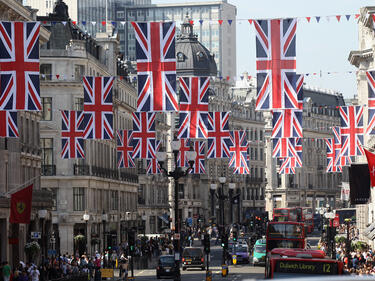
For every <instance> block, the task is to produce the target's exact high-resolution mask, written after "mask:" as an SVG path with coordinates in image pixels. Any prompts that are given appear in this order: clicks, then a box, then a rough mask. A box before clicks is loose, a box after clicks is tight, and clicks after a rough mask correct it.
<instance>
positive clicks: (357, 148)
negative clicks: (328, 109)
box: [339, 105, 364, 156]
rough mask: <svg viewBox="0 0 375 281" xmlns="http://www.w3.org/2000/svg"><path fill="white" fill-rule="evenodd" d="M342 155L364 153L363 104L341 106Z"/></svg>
mask: <svg viewBox="0 0 375 281" xmlns="http://www.w3.org/2000/svg"><path fill="white" fill-rule="evenodd" d="M339 109H340V115H341V156H358V155H364V151H363V148H362V146H363V132H364V130H363V106H354V105H351V106H340V107H339Z"/></svg>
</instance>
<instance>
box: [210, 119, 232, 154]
mask: <svg viewBox="0 0 375 281" xmlns="http://www.w3.org/2000/svg"><path fill="white" fill-rule="evenodd" d="M207 129H208V142H207V144H208V145H207V147H208V149H207V158H228V157H229V156H230V152H229V147H230V145H231V141H230V137H229V112H209V113H208V122H207Z"/></svg>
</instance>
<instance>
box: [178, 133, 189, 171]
mask: <svg viewBox="0 0 375 281" xmlns="http://www.w3.org/2000/svg"><path fill="white" fill-rule="evenodd" d="M189 150H190V140H189V139H180V152H179V153H178V156H177V167H189V163H188V161H187V158H186V152H187V151H189Z"/></svg>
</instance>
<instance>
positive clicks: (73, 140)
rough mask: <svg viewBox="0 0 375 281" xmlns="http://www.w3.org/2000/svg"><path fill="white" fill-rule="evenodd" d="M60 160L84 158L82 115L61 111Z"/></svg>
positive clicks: (80, 113)
mask: <svg viewBox="0 0 375 281" xmlns="http://www.w3.org/2000/svg"><path fill="white" fill-rule="evenodd" d="M61 119H62V122H61V145H62V146H61V147H62V149H61V158H63V159H72V158H85V150H84V143H83V129H84V122H83V120H84V113H83V112H82V111H73V110H72V111H69V110H62V111H61Z"/></svg>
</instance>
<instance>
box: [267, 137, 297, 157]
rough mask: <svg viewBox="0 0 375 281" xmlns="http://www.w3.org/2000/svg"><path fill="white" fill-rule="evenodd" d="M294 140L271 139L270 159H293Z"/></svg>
mask: <svg viewBox="0 0 375 281" xmlns="http://www.w3.org/2000/svg"><path fill="white" fill-rule="evenodd" d="M295 143H296V139H295V138H279V139H272V157H273V158H276V157H277V158H284V157H293V156H295V155H296V153H295Z"/></svg>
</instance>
